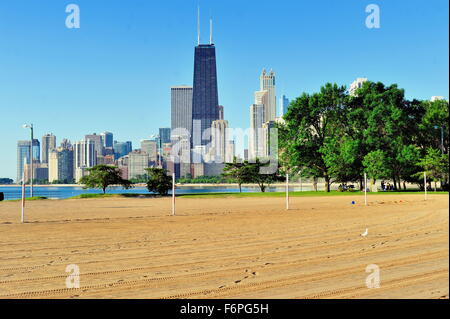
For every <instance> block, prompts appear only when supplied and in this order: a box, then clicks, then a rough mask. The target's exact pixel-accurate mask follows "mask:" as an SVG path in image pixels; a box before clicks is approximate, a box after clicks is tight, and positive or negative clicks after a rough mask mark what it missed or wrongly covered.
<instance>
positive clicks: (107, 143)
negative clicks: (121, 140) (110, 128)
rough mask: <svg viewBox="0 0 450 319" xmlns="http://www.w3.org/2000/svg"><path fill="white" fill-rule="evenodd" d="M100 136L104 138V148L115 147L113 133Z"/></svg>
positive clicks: (104, 133)
mask: <svg viewBox="0 0 450 319" xmlns="http://www.w3.org/2000/svg"><path fill="white" fill-rule="evenodd" d="M100 136H101V137H102V140H103V146H104V147H113V133H111V132H103V133H101V134H100Z"/></svg>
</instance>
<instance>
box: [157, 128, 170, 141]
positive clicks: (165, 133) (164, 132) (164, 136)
mask: <svg viewBox="0 0 450 319" xmlns="http://www.w3.org/2000/svg"><path fill="white" fill-rule="evenodd" d="M159 138H160V139H161V144H164V143H170V127H162V128H160V129H159Z"/></svg>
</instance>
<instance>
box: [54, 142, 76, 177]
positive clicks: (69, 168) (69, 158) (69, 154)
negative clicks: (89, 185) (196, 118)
mask: <svg viewBox="0 0 450 319" xmlns="http://www.w3.org/2000/svg"><path fill="white" fill-rule="evenodd" d="M73 160H74V154H73V150H70V149H64V148H61V147H59V148H57V149H54V150H52V151H51V152H50V155H49V162H48V181H49V182H50V183H52V182H54V181H62V182H64V183H72V182H73V180H74V162H73Z"/></svg>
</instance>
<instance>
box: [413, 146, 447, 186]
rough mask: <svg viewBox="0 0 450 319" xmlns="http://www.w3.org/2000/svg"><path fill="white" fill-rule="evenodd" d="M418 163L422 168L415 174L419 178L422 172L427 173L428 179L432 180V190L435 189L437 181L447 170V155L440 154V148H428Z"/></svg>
mask: <svg viewBox="0 0 450 319" xmlns="http://www.w3.org/2000/svg"><path fill="white" fill-rule="evenodd" d="M418 165H419V166H420V167H421V168H422V169H423V171H422V172H419V173H418V174H417V177H419V178H421V177H422V176H423V173H424V172H426V173H427V177H428V178H429V180H432V181H433V182H434V190H436V189H437V186H436V184H437V182H438V181H439V180H442V179H443V178H444V177H445V175H446V174H447V173H448V170H449V161H448V155H446V154H442V153H441V151H440V150H438V149H435V148H431V147H430V148H428V149H427V154H426V156H425V157H424V158H423V159H421V160H420V161H419V163H418Z"/></svg>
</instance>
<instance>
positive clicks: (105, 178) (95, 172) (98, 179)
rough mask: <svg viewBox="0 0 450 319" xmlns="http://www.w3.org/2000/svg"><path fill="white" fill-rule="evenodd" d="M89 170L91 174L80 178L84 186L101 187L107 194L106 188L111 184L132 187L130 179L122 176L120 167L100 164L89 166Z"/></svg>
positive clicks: (126, 187)
mask: <svg viewBox="0 0 450 319" xmlns="http://www.w3.org/2000/svg"><path fill="white" fill-rule="evenodd" d="M87 171H88V172H89V175H86V176H83V177H82V178H81V179H80V184H83V185H84V186H83V188H99V189H101V190H102V191H103V194H105V193H106V188H107V187H108V186H110V185H121V186H122V187H123V188H125V189H128V188H131V187H132V184H131V182H130V181H128V180H126V179H123V178H122V176H121V172H120V169H119V168H118V167H115V166H111V165H105V164H100V165H96V166H94V167H92V168H88V169H87Z"/></svg>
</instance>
